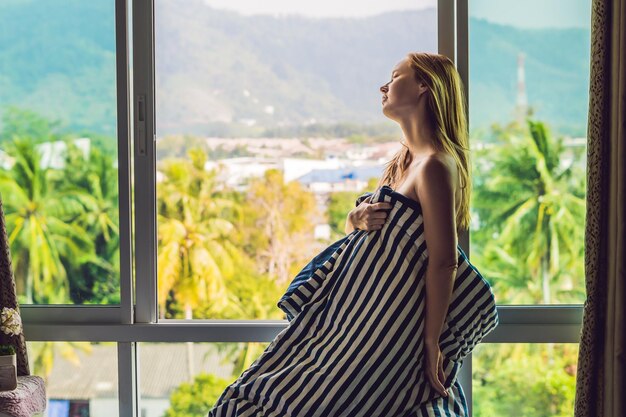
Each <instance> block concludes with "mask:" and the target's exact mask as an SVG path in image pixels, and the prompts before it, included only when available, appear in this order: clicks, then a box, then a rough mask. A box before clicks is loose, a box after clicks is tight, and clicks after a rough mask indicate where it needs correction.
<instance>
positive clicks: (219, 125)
mask: <svg viewBox="0 0 626 417" xmlns="http://www.w3.org/2000/svg"><path fill="white" fill-rule="evenodd" d="M402 5H403V3H402V2H393V1H392V2H387V3H385V4H384V5H377V6H375V7H374V6H372V7H374V8H373V9H372V10H370V11H369V14H367V8H361V7H359V8H347V9H345V10H344V9H342V8H341V6H339V5H337V4H335V3H331V2H318V3H316V4H315V5H313V4H311V5H309V6H305V4H304V3H303V2H300V3H299V4H294V5H292V6H290V7H293V10H294V12H298V13H300V15H299V16H291V17H290V16H282V15H272V14H271V13H274V12H275V11H276V12H278V9H275V8H273V7H274V6H273V5H272V2H268V3H267V4H266V5H265V6H263V7H261V6H257V7H258V12H257V13H255V9H252V10H250V5H249V2H244V1H239V2H237V1H230V2H227V3H226V2H219V1H218V2H211V1H209V2H188V1H184V0H159V1H156V2H155V80H156V82H155V86H156V138H157V139H156V141H157V146H156V151H157V154H156V171H157V174H156V183H157V186H156V191H157V192H156V200H157V216H158V221H157V241H158V256H157V277H158V282H157V295H158V307H159V318H160V319H168V318H170V319H182V318H186V319H191V318H198V319H247V320H250V319H282V318H283V314H282V312H281V311H280V310H278V309H277V308H276V300H278V299H279V298H280V297H281V295H282V294H283V293H284V291H285V290H286V288H287V285H288V284H289V282H290V280H291V279H292V278H293V276H294V275H295V274H297V272H298V271H299V270H300V269H301V268H302V266H304V265H305V264H306V263H307V262H308V261H309V260H310V259H311V258H312V257H313V256H315V254H317V253H318V252H319V251H320V250H321V249H322V248H324V247H325V246H328V245H329V244H330V243H332V242H334V241H336V240H337V239H339V238H340V237H341V236H343V235H344V224H345V218H346V215H347V212H348V210H350V209H351V208H352V207H353V205H354V200H355V198H356V197H357V196H358V195H360V194H361V193H363V192H364V191H367V190H369V189H371V187H372V181H373V180H377V178H378V177H379V176H380V175H381V174H382V169H383V163H384V161H383V160H384V159H385V158H390V157H391V155H392V154H393V153H394V152H395V151H396V150H397V149H399V148H400V144H399V138H400V137H401V131H399V129H398V128H397V126H396V124H395V123H393V122H391V121H389V120H388V119H387V118H386V117H385V116H384V115H383V114H382V112H381V106H380V97H381V94H380V91H379V86H381V85H383V84H385V83H386V82H387V80H388V79H389V77H390V76H391V69H392V67H393V65H394V64H395V63H396V62H397V61H399V60H400V59H402V58H403V57H404V56H405V54H406V53H407V52H409V51H413V50H422V51H431V52H435V51H436V50H437V24H436V22H437V20H436V16H437V9H436V7H435V6H436V5H435V4H434V3H433V2H431V1H423V0H422V1H416V2H413V4H411V6H410V7H409V8H408V10H404V7H402ZM289 11H290V10H281V12H283V13H286V12H289ZM320 16H323V17H320Z"/></svg>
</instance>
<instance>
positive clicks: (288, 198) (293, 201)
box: [243, 169, 321, 285]
mask: <svg viewBox="0 0 626 417" xmlns="http://www.w3.org/2000/svg"><path fill="white" fill-rule="evenodd" d="M243 213H244V216H243V219H244V224H245V227H244V230H245V234H244V235H243V239H244V242H245V243H246V246H245V247H244V249H245V250H246V252H247V253H248V254H249V255H250V256H252V257H255V260H256V262H257V264H258V265H259V267H260V270H261V272H263V273H267V274H269V276H271V277H274V279H275V280H276V282H277V283H278V284H279V285H285V284H287V281H288V280H289V279H290V278H291V277H292V274H295V273H297V272H298V271H297V270H296V269H298V268H299V267H301V265H304V264H303V262H305V261H308V258H309V257H310V255H312V253H313V252H314V251H315V250H316V249H317V246H316V244H315V241H314V238H313V234H312V230H313V227H314V225H315V224H318V223H320V222H321V214H320V213H319V210H318V209H317V205H316V202H315V197H314V195H313V194H311V193H310V192H308V191H306V190H305V189H304V188H303V186H302V185H301V184H300V183H298V182H297V181H290V182H287V183H286V182H285V181H284V178H283V173H282V172H281V171H278V170H275V169H270V170H267V171H265V173H264V175H263V177H261V178H255V179H253V180H251V181H250V183H249V185H248V191H247V194H246V199H245V203H244V207H243Z"/></svg>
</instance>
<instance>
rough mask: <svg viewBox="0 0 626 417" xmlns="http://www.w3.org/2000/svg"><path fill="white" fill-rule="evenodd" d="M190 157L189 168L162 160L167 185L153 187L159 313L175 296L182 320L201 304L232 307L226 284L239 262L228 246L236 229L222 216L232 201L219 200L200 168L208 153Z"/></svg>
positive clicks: (220, 308) (208, 176)
mask: <svg viewBox="0 0 626 417" xmlns="http://www.w3.org/2000/svg"><path fill="white" fill-rule="evenodd" d="M189 158H190V159H191V163H188V162H186V161H184V160H168V161H165V162H164V163H163V164H162V167H161V170H162V172H163V175H164V176H165V178H166V180H165V181H163V182H161V183H159V184H158V185H157V190H158V191H157V196H158V202H157V208H158V224H159V227H158V232H159V233H158V249H159V253H158V257H157V265H158V270H159V283H158V284H159V285H158V298H159V303H160V307H161V308H160V311H161V314H162V315H164V314H165V307H166V306H165V302H166V300H167V298H168V295H169V293H170V291H173V292H174V293H175V298H176V300H178V301H179V302H180V303H182V305H183V306H184V308H185V316H186V318H192V310H193V309H194V308H197V307H198V306H199V305H200V304H203V303H206V304H209V305H211V306H212V308H213V310H215V311H216V312H223V311H226V310H228V309H229V308H231V307H233V305H234V301H233V299H232V296H231V295H230V294H229V292H228V289H227V287H226V285H225V280H226V278H227V277H230V276H233V275H234V274H235V272H236V270H237V268H236V266H237V261H238V259H240V257H241V251H240V250H239V249H238V248H237V247H235V245H233V244H232V243H231V238H230V235H231V234H232V233H233V230H234V225H233V224H232V223H231V222H230V221H228V220H226V219H224V218H223V216H222V213H223V212H224V211H226V210H229V209H233V204H232V202H231V201H229V200H227V199H225V198H221V197H220V195H219V192H218V191H217V189H216V181H215V175H216V174H215V172H214V171H206V170H205V169H204V165H205V163H206V161H207V155H206V153H205V152H204V151H202V150H200V149H192V150H191V151H190V152H189Z"/></svg>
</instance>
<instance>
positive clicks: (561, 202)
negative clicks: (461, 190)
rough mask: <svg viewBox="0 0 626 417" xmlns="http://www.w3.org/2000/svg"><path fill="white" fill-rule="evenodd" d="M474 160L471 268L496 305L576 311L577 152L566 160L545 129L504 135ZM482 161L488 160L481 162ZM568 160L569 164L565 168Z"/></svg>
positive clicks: (580, 219)
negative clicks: (478, 270) (487, 284)
mask: <svg viewBox="0 0 626 417" xmlns="http://www.w3.org/2000/svg"><path fill="white" fill-rule="evenodd" d="M500 139H501V141H500V142H499V143H497V144H495V145H494V146H492V147H489V148H487V149H486V150H485V151H484V152H482V153H480V154H479V155H478V156H477V157H475V160H478V161H479V165H478V166H477V167H476V168H475V170H474V172H475V177H474V178H475V183H474V188H475V193H474V198H473V203H472V207H473V209H474V210H475V211H476V213H477V215H478V216H477V217H478V218H479V219H480V223H479V224H478V226H477V229H478V230H477V233H476V235H474V232H472V237H473V238H474V242H475V243H476V246H477V250H475V251H473V253H476V258H475V259H478V261H477V265H483V268H482V271H483V272H484V273H485V275H487V276H489V277H490V278H491V279H492V280H493V281H492V283H493V284H494V287H495V288H494V289H495V290H496V296H497V298H499V299H498V302H499V303H530V304H533V303H541V302H543V303H545V304H550V303H554V302H565V303H572V302H577V303H580V302H582V301H583V297H584V293H583V292H582V291H583V289H584V285H583V282H582V276H583V275H582V269H583V264H582V259H583V241H584V239H583V232H584V218H585V201H584V187H585V185H584V181H583V179H584V172H583V171H582V168H581V167H580V166H577V165H576V164H577V162H578V160H579V159H580V150H578V151H576V150H573V151H572V152H573V154H572V155H566V154H565V152H564V148H563V144H562V140H561V139H555V138H553V137H552V136H551V135H550V134H549V132H548V130H547V128H546V127H545V125H544V124H542V123H540V122H534V121H532V120H529V121H528V131H523V130H511V131H510V132H509V131H506V130H504V131H502V133H501V135H500ZM487 153H488V156H487ZM568 159H569V160H568Z"/></svg>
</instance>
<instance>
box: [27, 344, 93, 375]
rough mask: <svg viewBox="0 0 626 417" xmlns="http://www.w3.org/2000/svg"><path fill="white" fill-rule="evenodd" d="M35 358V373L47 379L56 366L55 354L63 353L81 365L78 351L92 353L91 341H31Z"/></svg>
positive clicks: (75, 364)
mask: <svg viewBox="0 0 626 417" xmlns="http://www.w3.org/2000/svg"><path fill="white" fill-rule="evenodd" d="M28 349H29V350H30V354H31V355H32V357H33V358H34V360H33V368H34V369H33V374H35V375H40V376H41V377H42V378H43V379H44V380H47V379H48V377H49V376H50V373H51V372H52V368H53V366H54V357H55V355H57V354H58V355H61V356H62V357H63V358H65V359H66V360H67V361H69V362H70V363H71V364H73V365H74V366H79V365H80V358H79V357H78V355H77V351H78V350H80V351H82V352H85V353H88V354H89V353H91V352H92V348H91V344H90V343H85V342H30V343H29V344H28Z"/></svg>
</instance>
